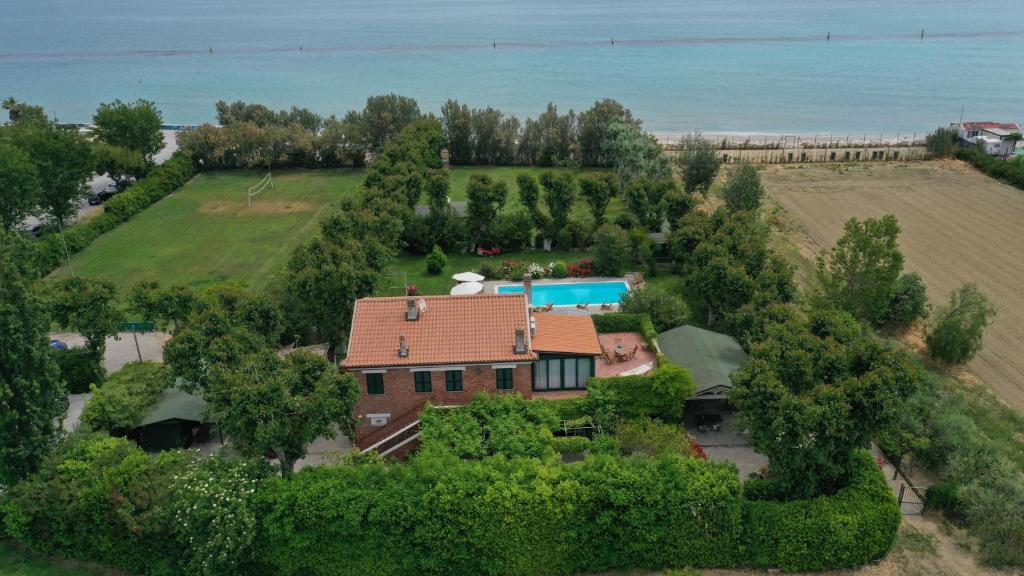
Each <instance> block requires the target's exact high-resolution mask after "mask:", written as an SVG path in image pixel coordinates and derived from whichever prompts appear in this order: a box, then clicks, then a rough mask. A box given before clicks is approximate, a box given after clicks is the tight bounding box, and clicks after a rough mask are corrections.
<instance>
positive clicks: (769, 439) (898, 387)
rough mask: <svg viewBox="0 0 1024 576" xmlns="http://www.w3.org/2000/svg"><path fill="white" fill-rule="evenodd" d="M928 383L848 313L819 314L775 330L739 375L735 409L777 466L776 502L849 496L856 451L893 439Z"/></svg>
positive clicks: (772, 473) (773, 475)
mask: <svg viewBox="0 0 1024 576" xmlns="http://www.w3.org/2000/svg"><path fill="white" fill-rule="evenodd" d="M920 382H921V376H920V374H919V373H918V371H917V369H916V368H915V366H914V365H913V364H912V363H911V362H910V360H909V359H908V358H907V357H906V355H905V354H904V353H901V352H898V351H894V350H892V349H891V348H889V347H887V346H886V345H885V344H883V343H881V342H879V341H875V340H873V339H870V338H867V337H864V336H862V335H861V330H860V326H859V325H858V324H857V321H856V320H855V319H854V318H853V317H852V316H850V315H849V314H848V313H846V312H842V311H836V310H824V311H823V310H815V311H812V313H811V315H810V317H809V318H808V319H807V320H806V321H803V320H795V319H794V320H790V321H787V322H786V323H785V324H781V325H776V326H774V327H773V328H771V329H769V336H768V338H767V339H766V340H764V341H763V342H760V343H758V344H755V345H754V347H753V349H752V350H751V353H750V357H749V359H748V361H747V363H746V364H744V366H743V367H742V368H740V369H739V370H738V371H737V372H736V373H734V375H733V390H732V393H731V395H730V400H731V401H732V402H733V403H734V404H735V405H736V407H737V408H738V409H739V411H740V414H741V415H742V420H741V421H742V426H743V427H744V429H745V430H746V431H747V432H748V433H749V435H750V439H751V442H752V443H753V444H754V446H755V447H756V448H757V450H758V452H761V453H762V454H764V455H765V456H768V458H769V460H770V461H771V468H770V470H769V475H768V481H769V483H770V490H768V493H770V494H771V495H772V496H773V497H775V498H783V499H787V498H793V499H796V498H807V497H811V496H815V495H819V494H830V493H833V492H834V491H835V490H837V489H839V488H842V487H843V486H844V485H845V483H846V481H847V479H848V471H849V469H850V464H851V458H852V456H853V454H854V452H855V450H856V449H858V448H867V447H868V445H869V443H870V441H871V438H872V437H874V436H875V435H876V434H878V433H880V432H881V431H883V430H887V429H888V428H889V427H890V426H891V424H892V422H894V421H895V419H896V418H898V416H899V414H900V412H901V410H902V406H903V403H904V402H905V400H906V399H907V398H909V397H910V396H911V395H912V394H913V393H914V392H915V391H916V390H917V388H918V387H919V386H920Z"/></svg>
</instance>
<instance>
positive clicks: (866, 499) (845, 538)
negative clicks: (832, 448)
mask: <svg viewBox="0 0 1024 576" xmlns="http://www.w3.org/2000/svg"><path fill="white" fill-rule="evenodd" d="M849 477H850V484H849V485H848V486H847V487H846V488H843V489H842V490H840V491H839V492H837V493H836V494H835V495H832V496H819V497H817V498H811V499H808V500H795V501H791V502H773V501H746V502H744V504H743V525H744V530H743V532H744V538H743V544H744V546H745V547H746V549H747V558H746V561H745V564H747V565H749V566H754V567H759V568H768V567H777V568H781V569H783V570H788V571H798V570H799V571H804V570H832V569H837V568H850V567H853V566H859V565H861V564H864V563H865V562H870V561H871V560H875V559H878V558H881V557H882V556H884V555H885V554H886V553H887V552H888V551H889V549H890V548H891V547H892V544H893V541H894V540H895V539H896V532H897V530H899V527H900V519H901V513H900V507H899V504H898V503H897V501H896V497H895V496H894V495H893V493H892V489H891V488H890V487H889V485H888V483H887V482H886V481H885V478H884V477H883V476H882V473H881V471H880V470H879V468H878V465H877V464H876V463H875V460H874V458H872V457H871V454H869V453H868V452H867V451H858V452H856V453H854V454H853V456H852V458H851V469H850V471H849Z"/></svg>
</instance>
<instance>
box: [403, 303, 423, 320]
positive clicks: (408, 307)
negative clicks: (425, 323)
mask: <svg viewBox="0 0 1024 576" xmlns="http://www.w3.org/2000/svg"><path fill="white" fill-rule="evenodd" d="M405 319H406V320H407V321H409V322H415V321H416V320H419V319H420V309H419V307H417V306H416V299H415V298H409V299H407V300H406V301H405Z"/></svg>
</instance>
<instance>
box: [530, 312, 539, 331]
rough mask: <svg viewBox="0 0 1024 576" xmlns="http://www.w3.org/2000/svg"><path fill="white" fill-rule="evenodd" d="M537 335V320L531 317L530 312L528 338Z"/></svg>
mask: <svg viewBox="0 0 1024 576" xmlns="http://www.w3.org/2000/svg"><path fill="white" fill-rule="evenodd" d="M536 335H537V319H536V318H534V317H533V311H532V310H531V311H530V337H533V336H536Z"/></svg>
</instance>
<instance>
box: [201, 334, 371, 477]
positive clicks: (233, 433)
mask: <svg viewBox="0 0 1024 576" xmlns="http://www.w3.org/2000/svg"><path fill="white" fill-rule="evenodd" d="M358 399H359V386H358V384H357V383H356V380H355V377H354V376H352V375H351V374H341V373H339V372H338V369H337V368H336V367H335V366H334V365H333V364H331V363H330V362H328V361H327V360H324V359H323V358H320V357H319V356H316V355H315V354H311V353H309V352H305V351H297V352H293V353H292V354H289V355H288V356H287V357H286V358H283V359H282V358H279V357H278V356H277V355H276V354H274V353H273V352H272V351H265V352H262V353H260V354H255V355H252V356H249V357H247V358H245V359H244V360H243V361H242V362H241V363H240V364H239V365H237V366H236V365H231V364H227V365H225V364H220V365H218V366H216V368H215V371H214V375H213V378H212V384H211V386H210V390H209V392H208V395H207V401H208V402H209V409H210V412H211V414H212V415H213V416H215V417H216V418H217V421H218V422H219V423H220V426H221V428H222V429H223V430H224V433H225V434H226V435H228V436H229V437H231V439H232V440H233V442H234V443H235V444H236V446H237V447H238V448H239V449H240V450H241V451H242V452H243V453H245V454H250V455H253V456H258V455H261V454H263V453H264V452H266V451H268V450H273V451H274V453H275V454H276V455H277V457H278V459H279V460H280V462H281V475H282V476H285V477H288V476H291V475H292V472H293V470H294V468H295V462H296V461H297V460H299V459H301V458H303V457H305V455H306V448H307V446H308V445H309V444H310V443H311V442H313V441H314V440H316V439H317V438H318V437H320V436H325V437H328V438H333V437H334V436H335V435H336V434H337V433H338V432H339V431H340V432H341V433H343V434H346V435H348V436H350V437H351V436H352V435H353V433H354V427H355V420H354V418H355V417H354V415H353V412H352V409H353V407H354V406H355V403H356V401H357V400H358Z"/></svg>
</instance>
